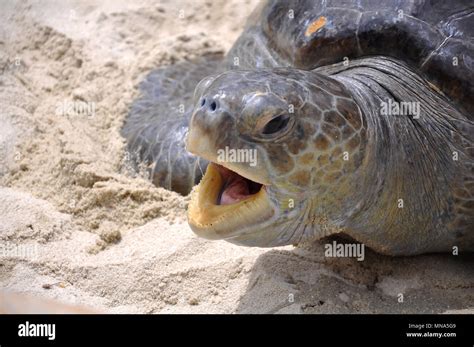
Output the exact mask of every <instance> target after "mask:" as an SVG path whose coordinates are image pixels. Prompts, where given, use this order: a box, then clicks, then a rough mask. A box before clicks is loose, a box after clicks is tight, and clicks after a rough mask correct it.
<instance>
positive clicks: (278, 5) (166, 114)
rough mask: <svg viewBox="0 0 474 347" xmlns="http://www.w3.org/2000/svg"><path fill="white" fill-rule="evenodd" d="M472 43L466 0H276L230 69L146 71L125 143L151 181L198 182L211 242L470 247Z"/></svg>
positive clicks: (257, 14)
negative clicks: (343, 241)
mask: <svg viewBox="0 0 474 347" xmlns="http://www.w3.org/2000/svg"><path fill="white" fill-rule="evenodd" d="M473 33H474V7H473V3H472V1H471V0H455V1H449V2H444V1H427V0H426V1H425V0H418V1H417V0H415V1H413V0H357V1H355V0H321V1H318V0H302V1H288V0H277V1H269V2H266V3H263V4H261V5H260V6H259V7H258V8H257V9H256V10H255V11H254V13H253V14H252V15H251V17H250V19H249V21H248V24H247V26H246V28H245V30H244V31H243V33H242V34H241V36H240V37H239V38H238V40H237V41H236V43H235V44H234V46H233V47H232V49H231V50H230V51H229V52H228V54H227V55H226V57H225V58H223V59H222V61H220V60H219V58H218V57H217V58H216V57H203V58H202V59H201V60H199V61H193V62H185V63H181V64H178V65H172V66H169V67H166V68H162V69H159V70H157V71H155V72H152V73H151V74H150V75H149V76H148V77H147V78H146V80H145V81H144V82H143V84H142V86H141V91H142V96H141V98H140V99H139V100H137V101H136V102H135V103H134V104H133V107H132V109H131V112H130V115H129V118H128V120H127V122H126V124H125V127H124V134H125V137H126V138H127V139H128V144H129V149H130V151H132V152H134V153H137V154H138V156H137V159H138V160H139V161H144V162H145V163H148V164H150V170H151V174H152V179H153V182H155V183H156V184H157V185H160V186H164V187H167V188H170V189H173V190H176V191H178V192H181V193H184V194H186V193H188V192H189V190H191V188H192V186H193V185H194V184H195V183H197V182H198V181H199V180H200V183H199V185H198V186H197V187H196V188H195V189H194V190H193V192H192V194H191V201H190V203H189V207H188V221H189V224H190V226H191V228H192V229H193V231H194V232H195V233H196V234H198V235H200V236H203V237H205V238H208V239H225V240H227V241H230V242H233V243H236V244H239V245H246V246H259V247H273V246H280V245H287V244H298V243H301V242H304V241H308V240H312V239H317V238H322V237H324V236H328V235H333V234H340V235H342V236H344V237H346V238H350V239H353V240H355V241H358V242H362V243H364V244H366V245H367V246H369V247H371V248H372V249H374V250H375V251H377V252H380V253H383V254H389V255H413V254H420V253H427V252H453V250H454V251H455V252H456V251H459V252H463V251H473V250H474V146H473V134H474V119H473V111H474V97H473V85H474V82H473V79H474V75H473V69H474V60H473V59H474V40H473ZM201 79H202V80H201ZM199 80H201V81H200V82H199V84H198V81H199ZM196 84H197V86H196ZM195 86H196V88H195V89H194V87H195ZM193 91H194V93H193ZM179 105H181V108H182V109H181V111H184V113H180V112H179V111H180V110H179ZM188 126H189V128H188ZM185 142H186V148H185ZM186 149H187V151H189V152H190V153H189V152H187V151H186ZM191 153H192V154H191ZM223 153H224V154H225V155H221V154H223ZM229 153H230V154H229ZM239 154H242V155H240V156H239ZM252 154H254V156H255V157H256V158H257V160H256V162H254V163H253V164H254V165H252V163H251V162H250V160H248V158H250V157H251V155H252ZM242 158H247V161H246V162H245V160H241V159H242ZM209 162H210V164H209V165H207V163H209ZM206 165H207V170H206V172H205V175H204V177H203V178H202V180H201V172H202V171H201V169H202V170H204V169H205V167H206Z"/></svg>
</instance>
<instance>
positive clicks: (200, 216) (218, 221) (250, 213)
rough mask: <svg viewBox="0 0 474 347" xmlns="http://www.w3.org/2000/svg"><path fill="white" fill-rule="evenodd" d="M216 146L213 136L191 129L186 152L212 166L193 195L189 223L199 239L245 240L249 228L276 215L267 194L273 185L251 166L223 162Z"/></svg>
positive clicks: (192, 127) (192, 126) (196, 127)
mask: <svg viewBox="0 0 474 347" xmlns="http://www.w3.org/2000/svg"><path fill="white" fill-rule="evenodd" d="M211 133H213V132H211ZM215 143H216V141H215V140H214V139H212V138H211V137H210V136H209V133H205V132H204V131H202V128H201V127H199V126H195V125H191V127H190V130H189V133H188V138H187V144H186V148H187V150H188V151H189V152H191V153H193V154H195V155H197V156H200V157H203V158H204V159H207V160H209V161H210V164H209V165H208V167H207V170H206V173H205V175H204V177H203V178H202V180H201V182H200V183H199V185H198V186H196V187H195V188H194V189H193V192H192V193H191V201H190V203H189V207H188V223H189V225H190V227H191V229H192V230H193V231H194V232H195V233H196V234H197V235H198V236H201V237H203V238H206V239H212V240H217V239H226V240H231V239H234V238H242V237H245V236H244V235H245V233H246V231H247V228H250V227H254V226H255V225H258V224H259V223H262V222H265V221H267V220H268V219H270V218H271V217H272V216H273V215H274V210H273V208H272V206H271V204H270V200H269V199H268V196H267V193H266V186H267V185H269V182H268V180H267V179H266V176H265V175H263V177H264V179H261V178H260V176H261V175H259V171H258V170H256V169H255V168H250V167H249V166H248V164H245V163H230V162H221V161H219V160H218V156H217V152H218V151H217V150H218V149H217V148H216V147H217V146H216V145H214V144H215Z"/></svg>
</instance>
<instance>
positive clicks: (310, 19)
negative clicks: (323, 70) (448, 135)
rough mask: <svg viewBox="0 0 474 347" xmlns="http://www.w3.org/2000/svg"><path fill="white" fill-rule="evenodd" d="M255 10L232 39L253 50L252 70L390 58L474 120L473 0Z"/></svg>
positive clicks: (328, 1)
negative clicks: (408, 68) (241, 31)
mask: <svg viewBox="0 0 474 347" xmlns="http://www.w3.org/2000/svg"><path fill="white" fill-rule="evenodd" d="M257 11H258V12H257V13H254V15H253V16H251V20H250V22H249V25H248V27H247V29H246V32H245V33H244V34H243V35H242V37H241V39H240V40H238V41H237V43H236V46H242V45H244V46H246V47H244V48H245V51H246V52H249V55H252V54H254V55H256V57H253V58H252V59H250V60H252V61H253V63H254V64H253V65H254V66H253V67H264V66H275V65H284V66H285V65H286V66H294V67H296V68H300V69H314V68H316V67H319V66H323V65H329V64H334V63H339V62H342V61H343V60H344V59H345V60H347V59H348V61H350V60H351V59H356V58H360V57H364V56H373V55H382V56H390V57H393V58H396V59H398V60H400V61H404V62H405V63H407V64H408V65H409V66H411V68H412V69H414V70H415V71H418V72H419V73H420V74H421V75H422V76H423V77H424V78H425V79H426V80H427V81H428V82H430V84H431V86H432V87H433V88H434V89H436V90H438V91H439V92H441V93H443V94H445V95H446V96H447V97H448V98H449V99H450V100H451V101H452V102H453V103H454V104H455V105H456V106H457V107H458V108H459V109H460V110H462V111H463V112H464V113H465V114H466V116H467V117H468V118H470V119H473V113H474V98H473V97H472V95H473V85H474V82H473V80H474V75H473V70H474V40H473V33H474V3H473V2H472V0H452V1H442V0H439V1H433V0H432V1H429V0H418V1H417V0H415V1H412V0H357V1H355V0H300V1H288V0H277V1H268V2H267V3H265V4H263V5H261V6H260V7H259V8H258V10H257ZM257 45H265V46H266V47H265V49H264V50H262V49H260V50H258V49H256V47H255V46H257ZM237 51H240V53H241V52H242V49H239V50H234V52H237ZM231 52H232V51H231Z"/></svg>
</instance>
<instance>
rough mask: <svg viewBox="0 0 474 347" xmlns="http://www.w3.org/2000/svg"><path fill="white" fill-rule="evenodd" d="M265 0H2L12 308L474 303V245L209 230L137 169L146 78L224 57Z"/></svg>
mask: <svg viewBox="0 0 474 347" xmlns="http://www.w3.org/2000/svg"><path fill="white" fill-rule="evenodd" d="M256 3H257V2H256V1H255V0H233V1H228V0H217V1H212V2H211V1H204V0H199V1H191V0H190V1H173V0H169V1H160V2H159V4H157V3H156V2H154V1H133V2H120V1H92V0H84V1H31V0H27V1H7V0H2V1H0V9H1V10H0V246H1V249H0V291H1V292H2V293H3V294H1V295H0V312H2V311H3V312H77V310H80V311H79V312H83V311H84V312H87V311H92V312H110V313H402V312H407V313H408V312H409V313H431V312H433V313H445V312H464V313H474V290H473V289H474V257H473V256H472V255H460V256H453V255H449V254H447V255H424V256H418V257H407V258H391V257H386V256H381V255H378V254H375V253H373V252H371V251H370V250H367V251H366V256H365V260H364V261H360V262H359V261H357V260H356V259H354V258H328V257H325V256H324V242H325V241H321V242H316V243H314V244H311V245H305V246H303V247H296V248H295V247H293V246H288V247H281V248H274V249H263V248H246V247H238V246H235V245H232V244H230V243H227V242H225V241H207V240H203V239H200V238H197V237H196V236H195V235H194V234H193V233H192V231H191V230H190V228H189V227H188V225H187V223H186V214H185V210H186V206H187V202H188V198H187V197H182V196H180V195H179V194H176V193H173V192H169V191H166V190H164V189H162V188H157V187H154V186H153V185H152V184H151V183H150V182H148V181H147V180H146V179H144V178H141V177H139V176H137V175H134V174H133V173H132V172H131V170H130V169H129V168H128V165H127V160H126V151H125V142H124V139H123V138H122V137H121V135H120V129H121V126H122V125H123V122H124V119H125V117H126V115H127V112H128V109H129V106H130V104H131V102H132V100H133V99H134V98H135V97H136V96H137V95H138V92H137V85H138V83H139V82H140V81H141V80H142V79H143V77H144V76H145V75H146V74H147V73H148V72H149V71H151V70H153V69H154V68H157V67H159V66H165V65H168V64H172V63H175V62H179V61H183V60H185V59H192V58H194V57H198V56H202V55H204V54H208V53H225V52H226V51H227V50H228V49H229V48H230V47H231V45H232V43H233V42H234V41H235V39H236V38H237V37H238V35H239V34H240V32H241V30H242V28H243V26H244V23H245V19H246V18H247V16H248V15H249V14H250V12H251V11H252V9H253V8H254V7H255V6H256ZM72 103H74V105H78V104H82V105H84V107H85V112H77V110H74V109H73V110H71V109H68V105H71V104H72ZM91 105H92V106H91ZM90 107H93V109H91V108H90ZM400 294H402V296H403V300H402V302H400V298H401V296H400ZM25 298H27V299H25Z"/></svg>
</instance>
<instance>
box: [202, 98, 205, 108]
mask: <svg viewBox="0 0 474 347" xmlns="http://www.w3.org/2000/svg"><path fill="white" fill-rule="evenodd" d="M205 104H206V98H202V100H201V107H203V106H204V105H205Z"/></svg>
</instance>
